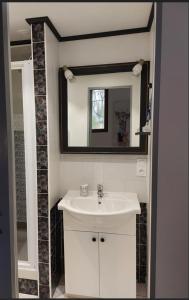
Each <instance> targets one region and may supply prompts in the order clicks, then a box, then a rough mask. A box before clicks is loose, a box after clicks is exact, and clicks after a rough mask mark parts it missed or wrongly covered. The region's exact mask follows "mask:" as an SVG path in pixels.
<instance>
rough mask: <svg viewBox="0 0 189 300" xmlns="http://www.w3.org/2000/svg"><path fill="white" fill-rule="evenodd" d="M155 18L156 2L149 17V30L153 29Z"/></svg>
mask: <svg viewBox="0 0 189 300" xmlns="http://www.w3.org/2000/svg"><path fill="white" fill-rule="evenodd" d="M153 20H154V3H153V4H152V8H151V11H150V15H149V19H148V25H147V28H148V31H150V30H151V27H152V23H153Z"/></svg>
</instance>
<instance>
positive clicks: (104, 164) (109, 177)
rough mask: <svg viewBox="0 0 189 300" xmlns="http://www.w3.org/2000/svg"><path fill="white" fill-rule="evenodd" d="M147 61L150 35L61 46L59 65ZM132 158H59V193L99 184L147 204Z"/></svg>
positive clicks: (144, 183)
mask: <svg viewBox="0 0 189 300" xmlns="http://www.w3.org/2000/svg"><path fill="white" fill-rule="evenodd" d="M140 58H144V59H145V60H150V33H141V34H132V35H124V36H117V37H108V38H99V39H89V40H81V41H73V42H65V43H60V45H59V65H60V66H63V65H65V64H66V65H70V66H79V65H92V64H108V63H121V62H129V61H136V60H138V59H140ZM137 158H141V156H135V155H122V156H120V155H84V154H83V155H76V154H72V155H61V158H60V161H59V164H60V181H61V187H60V188H61V192H62V194H63V193H65V192H66V191H67V190H68V189H79V186H80V184H82V183H88V184H89V186H90V189H95V190H96V184H97V183H99V182H102V183H103V184H104V188H105V190H110V191H130V192H137V193H138V195H139V198H140V201H143V202H147V201H148V195H147V180H146V177H137V176H136V161H137Z"/></svg>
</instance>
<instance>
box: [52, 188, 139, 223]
mask: <svg viewBox="0 0 189 300" xmlns="http://www.w3.org/2000/svg"><path fill="white" fill-rule="evenodd" d="M100 202H101V203H100ZM100 202H99V200H98V197H97V192H96V191H90V192H89V195H88V196H87V197H81V196H80V192H79V191H69V192H68V193H67V194H66V195H65V196H64V197H63V198H62V200H61V201H60V202H59V204H58V209H59V210H65V211H67V212H68V213H70V214H71V215H72V216H73V217H74V218H76V219H77V220H78V219H79V220H80V221H82V220H83V221H87V222H88V224H90V225H94V226H96V225H99V224H103V225H106V226H108V225H110V226H112V225H113V223H115V222H116V223H120V222H122V221H124V219H125V217H126V216H128V215H133V214H140V204H139V201H138V197H137V194H136V193H125V192H104V196H103V198H102V199H101V201H100Z"/></svg>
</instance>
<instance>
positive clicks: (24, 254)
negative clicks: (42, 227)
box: [17, 226, 28, 260]
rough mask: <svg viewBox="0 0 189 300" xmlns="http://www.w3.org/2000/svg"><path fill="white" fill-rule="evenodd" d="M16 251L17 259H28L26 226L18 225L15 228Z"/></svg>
mask: <svg viewBox="0 0 189 300" xmlns="http://www.w3.org/2000/svg"><path fill="white" fill-rule="evenodd" d="M17 251H18V259H19V260H28V249H27V228H26V227H21V226H19V227H18V228H17Z"/></svg>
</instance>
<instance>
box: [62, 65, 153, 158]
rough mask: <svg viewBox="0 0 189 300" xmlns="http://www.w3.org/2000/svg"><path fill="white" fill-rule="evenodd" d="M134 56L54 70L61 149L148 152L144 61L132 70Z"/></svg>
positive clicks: (145, 70)
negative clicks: (69, 77)
mask: <svg viewBox="0 0 189 300" xmlns="http://www.w3.org/2000/svg"><path fill="white" fill-rule="evenodd" d="M136 64H137V62H131V63H121V64H111V65H94V66H83V67H69V70H70V71H71V72H72V73H73V75H74V78H73V79H72V80H67V79H66V78H65V75H64V70H63V68H60V70H59V93H60V95H59V96H60V146H61V153H129V154H135V153H138V154H139V153H141V154H146V153H147V136H145V135H142V136H141V135H137V133H138V132H140V131H141V129H142V127H143V126H144V125H145V123H146V111H147V105H148V84H149V62H144V64H143V66H142V72H141V74H139V75H138V76H135V75H133V72H132V69H133V67H134V66H135V65H136Z"/></svg>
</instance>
